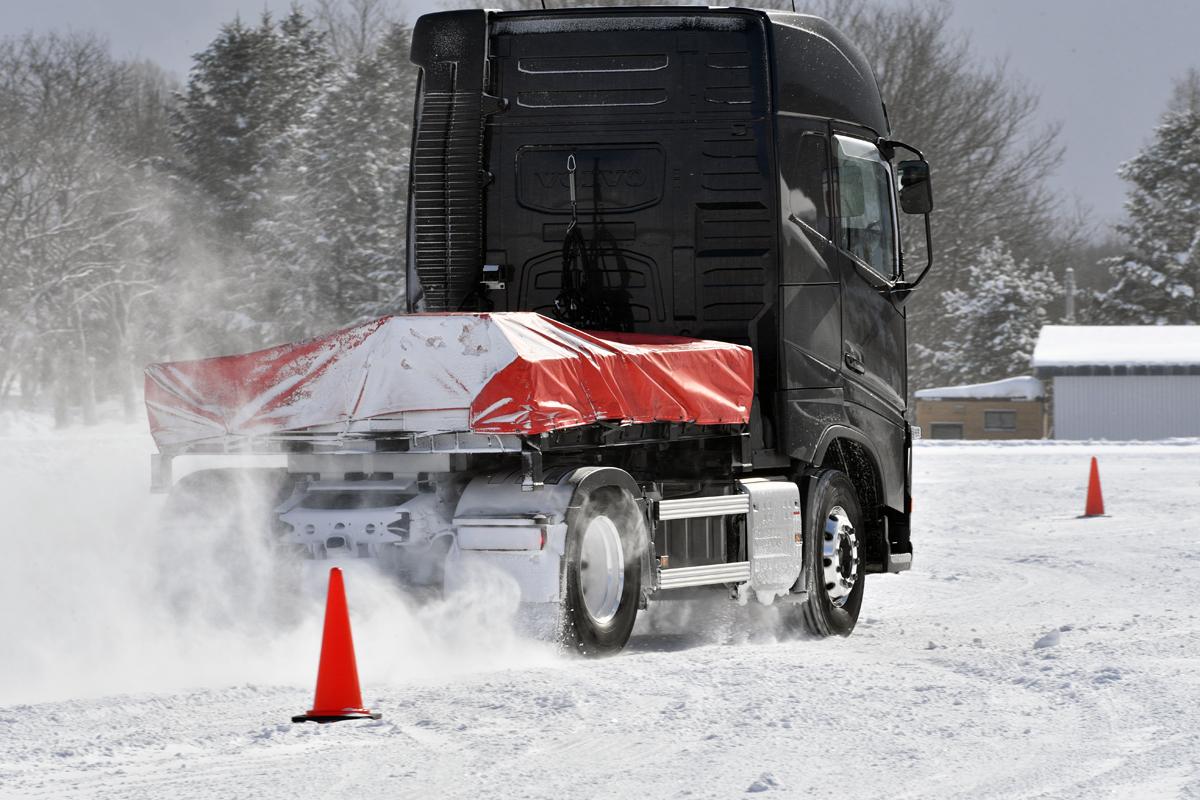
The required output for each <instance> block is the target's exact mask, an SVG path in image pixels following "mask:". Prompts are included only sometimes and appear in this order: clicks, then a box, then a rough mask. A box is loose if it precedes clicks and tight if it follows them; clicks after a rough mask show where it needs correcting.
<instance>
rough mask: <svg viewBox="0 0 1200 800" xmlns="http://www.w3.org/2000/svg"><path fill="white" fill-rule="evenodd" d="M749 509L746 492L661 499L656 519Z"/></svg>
mask: <svg viewBox="0 0 1200 800" xmlns="http://www.w3.org/2000/svg"><path fill="white" fill-rule="evenodd" d="M749 511H750V495H748V494H727V495H714V496H709V497H684V498H680V499H679V500H662V501H660V502H659V503H658V519H659V521H661V522H666V521H667V520H672V519H696V518H697V517H721V516H724V515H726V514H745V513H747V512H749ZM722 566H728V565H722Z"/></svg>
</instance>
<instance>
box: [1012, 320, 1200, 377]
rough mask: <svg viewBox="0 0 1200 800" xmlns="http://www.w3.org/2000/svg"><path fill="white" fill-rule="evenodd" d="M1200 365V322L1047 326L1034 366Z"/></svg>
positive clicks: (1040, 336)
mask: <svg viewBox="0 0 1200 800" xmlns="http://www.w3.org/2000/svg"><path fill="white" fill-rule="evenodd" d="M1142 364H1146V365H1151V364H1153V365H1157V366H1191V365H1200V325H1046V326H1045V327H1043V328H1042V331H1041V333H1040V334H1038V340H1037V346H1036V347H1034V349H1033V366H1034V367H1038V368H1043V367H1076V366H1093V367H1098V366H1113V367H1118V366H1134V365H1142Z"/></svg>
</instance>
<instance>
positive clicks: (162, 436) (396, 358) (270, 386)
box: [146, 312, 754, 447]
mask: <svg viewBox="0 0 1200 800" xmlns="http://www.w3.org/2000/svg"><path fill="white" fill-rule="evenodd" d="M753 387H754V365H753V356H752V353H751V351H750V348H748V347H744V346H741V345H735V344H729V343H726V342H715V341H708V340H703V339H687V338H681V337H673V336H649V335H639V334H617V333H586V332H583V331H579V330H576V329H574V328H571V327H570V326H567V325H564V324H562V323H560V322H556V321H554V320H551V319H548V318H546V317H543V316H541V315H539V314H534V313H527V312H518V313H495V314H415V315H407V316H390V317H383V318H381V319H377V320H374V321H372V322H368V323H366V324H363V325H359V326H356V327H352V328H346V329H344V330H341V331H337V332H335V333H332V334H329V335H327V336H319V337H316V338H314V339H309V340H307V341H304V342H298V343H295V344H285V345H280V346H278V347H272V348H270V349H267V350H260V351H258V352H254V353H247V354H244V355H233V356H221V357H218V358H207V359H201V360H198V361H176V362H168V363H162V364H152V365H150V366H149V367H147V368H146V408H147V413H148V415H149V418H150V430H151V433H152V434H153V435H154V440H155V442H156V443H157V444H158V445H159V446H160V447H163V446H181V445H187V444H192V443H199V442H210V443H219V442H221V441H223V440H224V441H229V440H235V439H239V438H245V437H255V436H267V435H271V434H278V433H285V432H295V431H306V430H312V429H328V426H335V428H336V426H346V427H348V426H349V425H350V424H352V423H356V422H362V421H367V420H380V419H386V420H388V421H389V425H388V427H389V428H390V429H398V430H406V431H414V432H432V431H471V432H475V433H511V434H537V433H543V432H546V431H551V430H558V429H561V428H569V427H572V426H576V425H583V424H588V423H591V422H595V421H598V420H608V421H616V422H655V421H661V422H694V423H698V424H702V425H713V424H744V423H745V422H746V421H747V420H748V419H749V414H750V402H751V398H752V394H753Z"/></svg>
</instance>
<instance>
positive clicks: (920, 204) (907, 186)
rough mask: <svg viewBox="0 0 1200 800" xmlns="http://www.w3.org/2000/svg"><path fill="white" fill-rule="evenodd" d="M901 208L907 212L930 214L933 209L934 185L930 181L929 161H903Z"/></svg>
mask: <svg viewBox="0 0 1200 800" xmlns="http://www.w3.org/2000/svg"><path fill="white" fill-rule="evenodd" d="M896 171H897V172H898V173H899V175H900V208H902V209H903V210H904V213H905V214H928V213H929V212H930V211H932V210H933V186H932V184H931V183H930V181H929V162H928V161H924V160H921V161H901V162H900V163H899V164H898V165H897V166H896Z"/></svg>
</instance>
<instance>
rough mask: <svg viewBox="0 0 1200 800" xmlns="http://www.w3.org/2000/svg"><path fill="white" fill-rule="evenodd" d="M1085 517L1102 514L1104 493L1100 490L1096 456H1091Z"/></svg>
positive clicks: (1101, 515)
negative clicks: (1090, 472)
mask: <svg viewBox="0 0 1200 800" xmlns="http://www.w3.org/2000/svg"><path fill="white" fill-rule="evenodd" d="M1083 515H1084V516H1085V517H1103V516H1104V495H1103V494H1102V493H1101V492H1100V467H1099V466H1098V465H1097V464H1096V457H1095V456H1092V474H1091V475H1090V476H1089V477H1088V493H1087V506H1086V507H1085V508H1084V511H1083Z"/></svg>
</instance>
